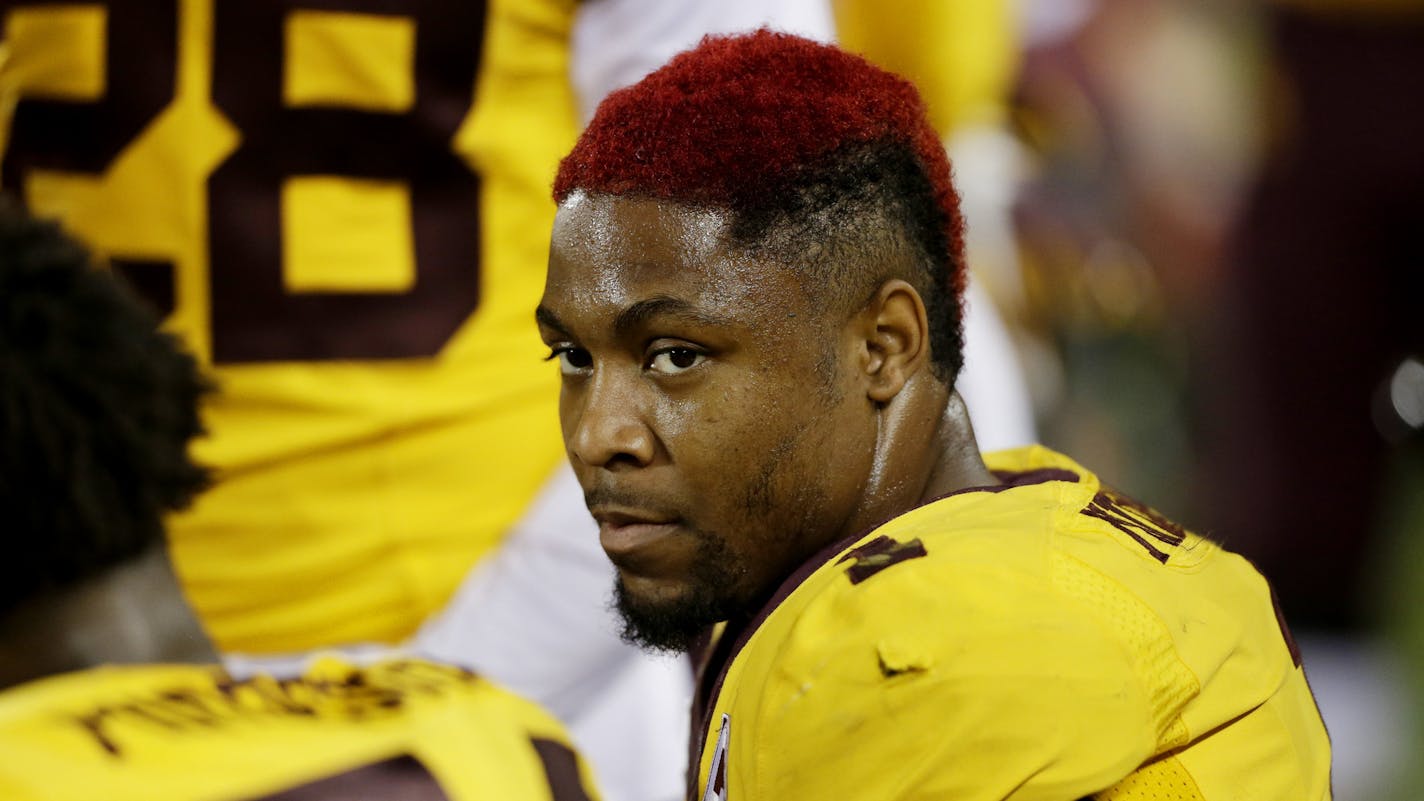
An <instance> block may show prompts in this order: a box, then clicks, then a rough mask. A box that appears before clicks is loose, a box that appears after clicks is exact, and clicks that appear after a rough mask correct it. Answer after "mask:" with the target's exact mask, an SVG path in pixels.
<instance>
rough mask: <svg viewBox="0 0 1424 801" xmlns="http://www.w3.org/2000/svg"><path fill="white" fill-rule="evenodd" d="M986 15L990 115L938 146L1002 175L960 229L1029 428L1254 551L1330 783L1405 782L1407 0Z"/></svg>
mask: <svg viewBox="0 0 1424 801" xmlns="http://www.w3.org/2000/svg"><path fill="white" fill-rule="evenodd" d="M1015 13H1016V14H1017V15H1018V21H1017V29H1018V30H1019V32H1020V37H1021V39H1020V41H1021V46H1022V49H1021V57H1022V60H1021V62H1020V65H1019V67H1020V68H1019V70H1018V72H1017V77H1016V78H1015V79H1014V81H1013V89H1012V92H1011V100H1010V102H1009V104H1008V108H1007V110H1006V116H1005V121H1004V124H1003V126H1002V127H1001V128H999V129H998V133H997V134H994V133H990V134H987V135H986V134H984V133H983V132H981V133H980V134H978V135H977V141H969V142H959V141H955V140H953V139H952V140H951V152H952V154H954V155H955V156H957V161H956V170H957V171H958V173H959V175H960V179H961V181H966V179H968V180H967V182H968V183H973V182H974V181H980V182H983V183H985V184H988V185H994V184H996V183H997V185H998V187H999V188H998V189H997V190H993V191H992V192H990V194H994V193H997V194H998V196H999V197H1001V198H1003V197H1007V198H1008V200H1007V202H1003V201H1001V202H1000V206H1001V207H1002V206H1005V205H1006V206H1007V208H1008V219H1009V220H1010V223H1009V224H1010V225H1011V227H1012V231H1013V243H1014V246H1013V247H1012V248H1011V249H1005V248H1004V247H1003V246H1002V241H1000V242H993V241H990V242H982V241H979V242H976V240H975V239H974V238H973V237H974V235H975V233H976V225H977V224H978V222H979V220H978V219H977V218H976V214H980V215H992V213H993V206H992V205H990V207H989V208H988V209H982V208H979V207H976V206H975V205H974V203H972V202H971V203H970V207H969V210H968V214H969V227H970V231H971V250H972V251H973V253H972V255H973V256H974V257H975V267H976V270H977V272H976V277H978V278H979V279H980V281H981V283H982V285H983V286H984V287H985V288H986V289H987V290H988V291H989V294H990V295H991V296H992V297H993V299H994V302H995V304H996V305H997V306H998V308H999V310H1000V311H1001V313H1002V314H1003V315H1004V317H1005V319H1006V322H1007V325H1008V328H1009V329H1010V331H1011V333H1012V337H1013V339H1014V341H1015V344H1016V346H1017V349H1018V353H1019V355H1020V358H1021V361H1022V363H1023V366H1024V375H1025V378H1026V380H1027V383H1028V387H1029V393H1030V396H1031V399H1032V403H1033V407H1034V410H1035V417H1036V420H1037V423H1038V427H1039V436H1040V438H1041V439H1042V441H1043V442H1044V443H1045V444H1047V445H1050V446H1052V447H1054V448H1058V449H1061V450H1063V451H1065V452H1067V453H1071V454H1073V455H1074V456H1075V458H1077V459H1079V460H1080V461H1082V462H1083V463H1084V464H1086V465H1091V466H1092V467H1093V468H1094V469H1096V470H1097V471H1098V472H1099V473H1100V475H1102V477H1103V479H1104V480H1105V481H1108V482H1111V483H1115V484H1116V485H1117V486H1118V487H1119V488H1120V489H1122V490H1125V491H1127V492H1129V493H1130V494H1133V495H1135V496H1138V497H1141V498H1145V499H1151V500H1152V502H1153V503H1154V504H1155V505H1157V506H1158V507H1159V508H1160V510H1161V511H1163V512H1165V513H1167V514H1168V515H1169V516H1170V517H1173V518H1175V519H1177V520H1179V521H1181V522H1183V523H1184V524H1187V525H1188V526H1190V527H1192V528H1194V529H1196V530H1197V531H1200V532H1202V533H1205V534H1208V535H1210V536H1211V537H1213V538H1214V539H1217V540H1219V541H1221V542H1223V543H1225V544H1226V545H1227V546H1228V547H1230V548H1232V549H1233V550H1236V551H1239V552H1241V553H1243V554H1244V555H1246V556H1247V557H1248V558H1250V559H1251V560H1252V561H1254V562H1255V563H1256V564H1257V565H1258V566H1259V567H1260V568H1261V569H1262V570H1263V572H1265V573H1266V574H1267V576H1268V577H1269V578H1270V579H1271V581H1272V583H1273V584H1274V585H1275V588H1276V591H1277V594H1278V595H1279V597H1280V601H1281V603H1282V606H1283V607H1284V609H1285V610H1286V614H1287V618H1288V619H1289V620H1290V622H1291V626H1292V628H1293V630H1294V633H1295V635H1296V638H1297V640H1298V641H1299V642H1300V645H1301V647H1302V650H1303V653H1304V658H1305V665H1306V670H1307V673H1308V675H1309V678H1310V679H1311V683H1312V685H1313V687H1314V689H1315V691H1316V694H1317V696H1318V700H1319V703H1320V705H1321V708H1322V713H1323V714H1324V717H1325V721H1326V724H1327V727H1328V728H1329V730H1330V732H1331V735H1332V737H1331V739H1332V743H1333V746H1334V750H1335V757H1336V766H1335V779H1334V782H1335V791H1336V798H1337V799H1338V801H1382V800H1384V799H1406V798H1418V797H1419V796H1420V791H1419V789H1418V788H1419V787H1420V786H1421V780H1424V772H1421V769H1420V760H1419V757H1420V756H1421V755H1424V739H1421V721H1424V715H1421V692H1420V690H1421V688H1424V435H1421V426H1424V245H1421V240H1420V234H1421V232H1424V3H1420V2H1407V1H1400V2H1359V1H1358V0H1340V1H1338V2H1327V1H1326V0H1320V1H1319V2H1304V1H1303V0H1301V1H1299V2H1284V1H1282V2H1254V3H1242V2H1215V1H1214V0H1042V2H1038V1H1035V0H1025V2H1021V3H1020V4H1019V5H1018V6H1017V8H1016V9H1015ZM976 158H977V159H978V165H977V166H973V165H971V163H970V161H971V160H972V159H976ZM990 162H992V163H993V164H994V165H995V166H994V167H993V170H992V174H987V175H981V174H980V172H981V171H982V170H984V166H983V165H984V164H985V163H990ZM976 191H977V190H975V189H973V188H970V189H968V190H967V191H966V194H967V195H968V196H969V198H970V199H971V200H972V199H973V198H974V197H975V196H976ZM976 246H977V249H976Z"/></svg>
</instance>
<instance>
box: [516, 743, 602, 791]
mask: <svg viewBox="0 0 1424 801" xmlns="http://www.w3.org/2000/svg"><path fill="white" fill-rule="evenodd" d="M529 742H530V743H532V744H533V745H534V752H535V753H537V754H538V755H539V761H540V762H542V763H544V776H545V777H546V778H548V780H549V791H550V792H551V793H552V794H553V801H590V799H589V797H588V791H587V790H586V789H584V786H583V779H582V778H580V777H579V770H578V757H577V756H575V755H574V752H573V750H572V749H570V748H569V747H568V746H566V745H564V744H563V743H561V742H558V741H557V740H545V739H543V738H540V737H530V738H529Z"/></svg>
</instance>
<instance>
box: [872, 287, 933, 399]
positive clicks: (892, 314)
mask: <svg viewBox="0 0 1424 801" xmlns="http://www.w3.org/2000/svg"><path fill="white" fill-rule="evenodd" d="M857 316H858V318H859V320H860V321H861V323H862V324H861V326H860V327H859V329H860V331H861V334H862V336H863V337H864V347H865V354H866V360H865V364H864V370H865V378H866V379H867V381H868V383H867V387H866V395H867V396H868V397H869V398H870V399H871V400H872V401H874V402H876V403H888V402H889V401H890V400H891V399H892V398H894V397H895V396H896V395H898V394H899V393H900V390H901V389H903V388H904V386H905V382H907V381H909V380H910V377H911V376H913V375H914V374H916V373H918V372H920V371H921V370H924V369H926V368H927V367H928V366H929V358H930V325H929V316H928V315H927V314H926V313H925V303H924V301H923V300H921V299H920V293H919V292H917V291H915V288H914V287H912V286H910V284H909V283H908V282H906V281H904V280H901V279H899V278H892V279H890V280H889V281H886V282H885V283H883V284H881V285H880V288H879V289H878V290H876V292H875V295H874V296H873V297H871V299H870V301H869V302H868V303H866V305H865V308H864V309H863V310H862V311H861V313H860V314H859V315H857Z"/></svg>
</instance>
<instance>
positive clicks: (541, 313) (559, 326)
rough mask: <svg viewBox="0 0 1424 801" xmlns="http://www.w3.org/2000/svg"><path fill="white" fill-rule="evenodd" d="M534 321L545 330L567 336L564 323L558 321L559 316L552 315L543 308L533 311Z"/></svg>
mask: <svg viewBox="0 0 1424 801" xmlns="http://www.w3.org/2000/svg"><path fill="white" fill-rule="evenodd" d="M534 320H535V321H536V322H538V323H539V325H542V326H544V327H545V328H552V329H554V330H555V331H558V332H559V333H560V334H568V332H569V330H568V329H567V328H565V327H564V323H563V321H562V320H560V319H559V315H557V314H554V313H553V312H552V311H549V309H548V308H547V307H545V306H539V307H538V308H536V309H534Z"/></svg>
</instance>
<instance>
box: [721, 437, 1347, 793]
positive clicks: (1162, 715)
mask: <svg viewBox="0 0 1424 801" xmlns="http://www.w3.org/2000/svg"><path fill="white" fill-rule="evenodd" d="M988 462H989V464H990V466H991V468H993V469H995V470H1007V471H1013V472H1025V471H1032V470H1040V469H1057V470H1067V471H1071V472H1072V473H1073V474H1076V476H1077V480H1072V479H1071V478H1069V479H1065V478H1062V477H1060V478H1058V479H1057V480H1052V481H1045V482H1041V483H1031V484H1024V485H1022V486H1016V487H1013V488H1011V489H1007V490H1003V491H998V492H988V491H974V492H966V493H961V494H956V495H952V496H950V497H948V498H945V499H943V500H940V501H938V502H935V503H932V504H929V505H927V506H924V507H922V508H919V509H917V510H914V511H912V512H909V513H907V514H905V515H903V516H901V517H899V518H896V519H894V520H892V521H890V522H888V523H886V524H884V525H883V526H881V527H880V528H879V529H877V530H876V531H873V532H871V533H870V534H867V535H865V537H864V538H862V539H861V540H860V541H859V542H858V543H856V545H855V546H852V547H859V546H860V545H864V544H865V543H868V542H870V541H872V540H874V539H876V538H878V537H888V538H890V539H891V540H893V541H895V542H898V543H902V544H908V543H913V542H914V541H915V540H919V542H920V543H921V544H923V547H924V550H925V551H926V555H925V556H922V557H918V558H911V559H907V560H904V561H901V562H899V563H894V564H889V565H888V566H885V567H882V568H881V569H880V571H879V572H876V573H874V574H872V575H870V576H868V577H866V578H863V579H862V580H861V581H860V583H858V584H856V583H852V581H851V580H850V578H849V577H848V575H847V571H848V570H850V569H851V568H852V566H854V565H856V564H858V563H859V562H860V561H861V560H860V559H859V558H855V557H852V558H849V559H846V560H845V561H840V560H839V558H832V559H830V560H829V561H828V562H827V563H826V564H824V565H822V566H820V567H819V568H818V569H817V570H816V571H815V572H814V573H812V574H811V575H810V576H809V577H808V578H807V579H806V580H805V581H804V582H802V583H801V584H800V585H799V586H798V587H797V588H796V589H795V590H794V591H792V592H791V593H790V595H789V596H788V597H787V598H786V599H785V600H784V601H782V602H781V603H780V604H779V605H778V606H777V607H776V608H775V609H774V610H773V611H772V612H771V613H770V615H769V616H768V617H767V618H766V619H765V621H764V622H763V623H761V625H760V626H759V627H758V628H757V629H756V630H755V632H754V633H753V634H752V635H751V637H750V639H749V640H748V642H747V644H746V646H745V647H744V648H743V649H742V650H741V651H740V652H739V653H738V654H737V655H736V656H735V658H734V659H733V661H732V663H731V665H730V667H729V668H728V672H727V675H726V678H725V681H724V683H723V685H722V689H721V691H720V692H719V694H718V696H717V698H716V699H715V702H714V704H713V708H712V714H711V716H710V720H711V721H712V722H711V725H710V727H709V730H708V731H707V732H705V736H704V746H703V751H702V759H701V763H700V777H701V782H702V783H701V785H700V786H702V787H705V786H706V780H707V776H708V775H709V772H710V766H711V764H712V759H713V756H714V753H715V747H716V739H717V735H718V732H719V727H720V722H721V720H722V716H723V715H724V714H726V715H728V721H729V732H728V747H727V757H726V761H725V765H726V771H727V773H726V776H727V786H726V790H727V795H726V797H727V798H732V799H737V800H738V801H762V799H779V800H781V801H795V799H823V798H847V797H853V798H856V799H858V801H873V800H874V799H887V800H888V799H919V798H924V799H931V798H933V799H944V800H945V801H950V800H952V801H977V800H978V799H1012V800H1013V801H1077V799H1081V798H1084V797H1089V796H1092V795H1093V794H1096V793H1101V792H1103V791H1104V790H1107V789H1108V788H1113V789H1112V792H1111V793H1110V794H1108V795H1105V796H1102V797H1103V798H1111V799H1113V801H1125V800H1126V801H1149V800H1150V799H1159V798H1163V799H1165V798H1173V799H1175V798H1186V799H1191V798H1199V799H1205V800H1206V801H1216V800H1217V799H1228V798H1229V799H1235V798H1250V799H1253V800H1254V801H1287V799H1289V800H1290V801H1305V800H1307V799H1308V800H1309V801H1320V800H1321V799H1329V798H1330V788H1329V743H1328V740H1327V738H1326V734H1325V729H1324V726H1323V724H1322V723H1321V720H1320V717H1319V714H1318V712H1317V711H1316V708H1315V705H1314V701H1313V699H1312V697H1311V695H1310V691H1309V688H1308V687H1307V685H1306V682H1305V677H1304V675H1303V673H1302V671H1301V669H1300V668H1298V667H1296V666H1295V664H1294V663H1293V660H1292V657H1291V654H1290V649H1289V647H1288V645H1287V641H1286V639H1285V637H1284V635H1283V633H1282V630H1281V628H1280V626H1279V624H1278V622H1277V617H1276V614H1275V611H1274V606H1273V603H1272V598H1271V594H1270V590H1269V588H1268V587H1267V585H1266V582H1265V580H1264V579H1262V578H1261V576H1260V575H1259V574H1258V573H1257V572H1256V571H1255V570H1254V569H1253V568H1251V566H1250V565H1249V564H1248V563H1247V562H1246V561H1245V560H1243V559H1241V558H1240V557H1238V556H1236V555H1234V554H1231V553H1228V552H1226V551H1223V550H1222V549H1221V548H1219V547H1218V546H1216V545H1215V544H1213V543H1211V542H1209V541H1207V540H1204V539H1202V538H1200V537H1198V536H1196V535H1193V534H1190V533H1185V532H1178V530H1176V529H1175V528H1172V527H1171V526H1170V524H1166V527H1159V526H1154V525H1151V520H1152V517H1151V514H1152V513H1150V512H1149V511H1146V510H1142V509H1140V508H1137V507H1133V506H1131V505H1130V504H1129V503H1128V502H1127V501H1126V500H1124V499H1121V498H1119V497H1118V496H1116V495H1114V494H1112V493H1111V492H1110V491H1106V490H1103V489H1102V488H1101V487H1100V485H1099V483H1098V480H1097V478H1096V477H1094V476H1093V475H1092V474H1091V473H1088V472H1087V471H1086V470H1084V469H1083V468H1082V467H1080V466H1078V465H1077V464H1074V463H1073V462H1072V461H1070V460H1068V459H1066V458H1065V457H1062V456H1060V455H1058V454H1055V453H1052V452H1050V451H1047V450H1045V449H1042V448H1027V449H1019V450H1014V451H1006V452H1002V453H997V454H990V455H989V457H988ZM1100 493H1101V494H1100ZM1094 509H1099V510H1103V512H1104V513H1105V514H1108V515H1109V516H1110V517H1113V518H1114V519H1117V520H1120V521H1126V522H1124V523H1123V526H1122V527H1121V528H1119V527H1118V526H1115V525H1113V524H1111V523H1109V522H1107V521H1105V520H1103V519H1100V518H1099V517H1094V516H1090V515H1089V514H1085V510H1089V511H1091V510H1094ZM1137 524H1141V525H1137ZM1139 539H1141V542H1139V541H1138V540H1139ZM902 547H903V546H902ZM1149 549H1151V550H1149ZM848 550H849V549H848ZM1154 551H1155V552H1157V553H1160V554H1162V555H1163V557H1164V558H1165V559H1166V561H1165V563H1163V562H1161V561H1159V560H1158V559H1157V558H1156V557H1154V555H1153V553H1154ZM866 562H867V564H875V561H874V559H873V558H872V559H867V560H866ZM882 563H883V562H882ZM1166 757H1170V761H1163V760H1164V759H1165V758H1166ZM1162 787H1169V788H1172V789H1174V790H1180V791H1182V792H1187V790H1186V789H1184V788H1191V791H1192V792H1195V793H1196V795H1191V794H1186V795H1163V794H1162V793H1161V792H1160V788H1162Z"/></svg>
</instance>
